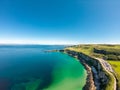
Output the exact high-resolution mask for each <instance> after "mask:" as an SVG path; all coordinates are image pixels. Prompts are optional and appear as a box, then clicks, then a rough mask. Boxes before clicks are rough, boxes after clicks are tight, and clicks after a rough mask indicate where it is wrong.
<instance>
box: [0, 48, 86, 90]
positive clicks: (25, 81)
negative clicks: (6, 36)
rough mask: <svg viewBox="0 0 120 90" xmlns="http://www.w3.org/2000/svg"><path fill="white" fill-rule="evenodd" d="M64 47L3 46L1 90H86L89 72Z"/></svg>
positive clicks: (0, 65)
mask: <svg viewBox="0 0 120 90" xmlns="http://www.w3.org/2000/svg"><path fill="white" fill-rule="evenodd" d="M62 48H64V46H7V47H6V46H0V90H82V88H83V86H84V84H85V82H86V71H85V69H84V67H83V66H82V65H81V64H80V63H79V61H78V60H77V59H75V58H72V57H70V56H68V55H67V54H63V53H60V52H44V50H51V49H62Z"/></svg>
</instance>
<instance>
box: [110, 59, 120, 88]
mask: <svg viewBox="0 0 120 90" xmlns="http://www.w3.org/2000/svg"><path fill="white" fill-rule="evenodd" d="M109 63H110V64H111V65H112V67H113V69H114V70H115V72H116V75H117V78H118V85H119V88H120V61H113V60H112V61H109Z"/></svg>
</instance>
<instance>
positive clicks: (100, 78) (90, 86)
mask: <svg viewBox="0 0 120 90" xmlns="http://www.w3.org/2000/svg"><path fill="white" fill-rule="evenodd" d="M60 52H65V53H67V54H69V55H70V56H73V57H76V58H78V59H79V60H80V62H82V64H83V65H84V66H85V68H86V70H87V73H88V76H87V81H86V85H85V87H84V90H105V87H106V85H107V83H108V82H109V79H108V77H107V75H106V73H105V72H104V71H103V67H102V65H101V64H100V63H99V61H98V60H97V59H95V58H92V57H89V56H87V55H85V54H83V53H80V52H75V51H70V50H60Z"/></svg>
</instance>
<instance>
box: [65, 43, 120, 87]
mask: <svg viewBox="0 0 120 90" xmlns="http://www.w3.org/2000/svg"><path fill="white" fill-rule="evenodd" d="M66 49H69V50H73V51H76V52H82V53H84V54H87V55H89V56H93V57H97V58H102V59H105V60H107V61H108V62H109V63H110V64H111V66H112V67H113V69H114V71H115V72H116V76H117V78H118V84H119V88H120V45H76V46H71V47H68V48H66Z"/></svg>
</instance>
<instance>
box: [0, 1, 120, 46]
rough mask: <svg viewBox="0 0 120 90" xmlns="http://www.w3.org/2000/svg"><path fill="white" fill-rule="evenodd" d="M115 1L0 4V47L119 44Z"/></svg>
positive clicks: (119, 25)
mask: <svg viewBox="0 0 120 90" xmlns="http://www.w3.org/2000/svg"><path fill="white" fill-rule="evenodd" d="M119 33H120V1H119V0H0V43H1V44H6V43H9V44H10V43H18V44H22V43H23V44H78V43H120V34H119Z"/></svg>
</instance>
